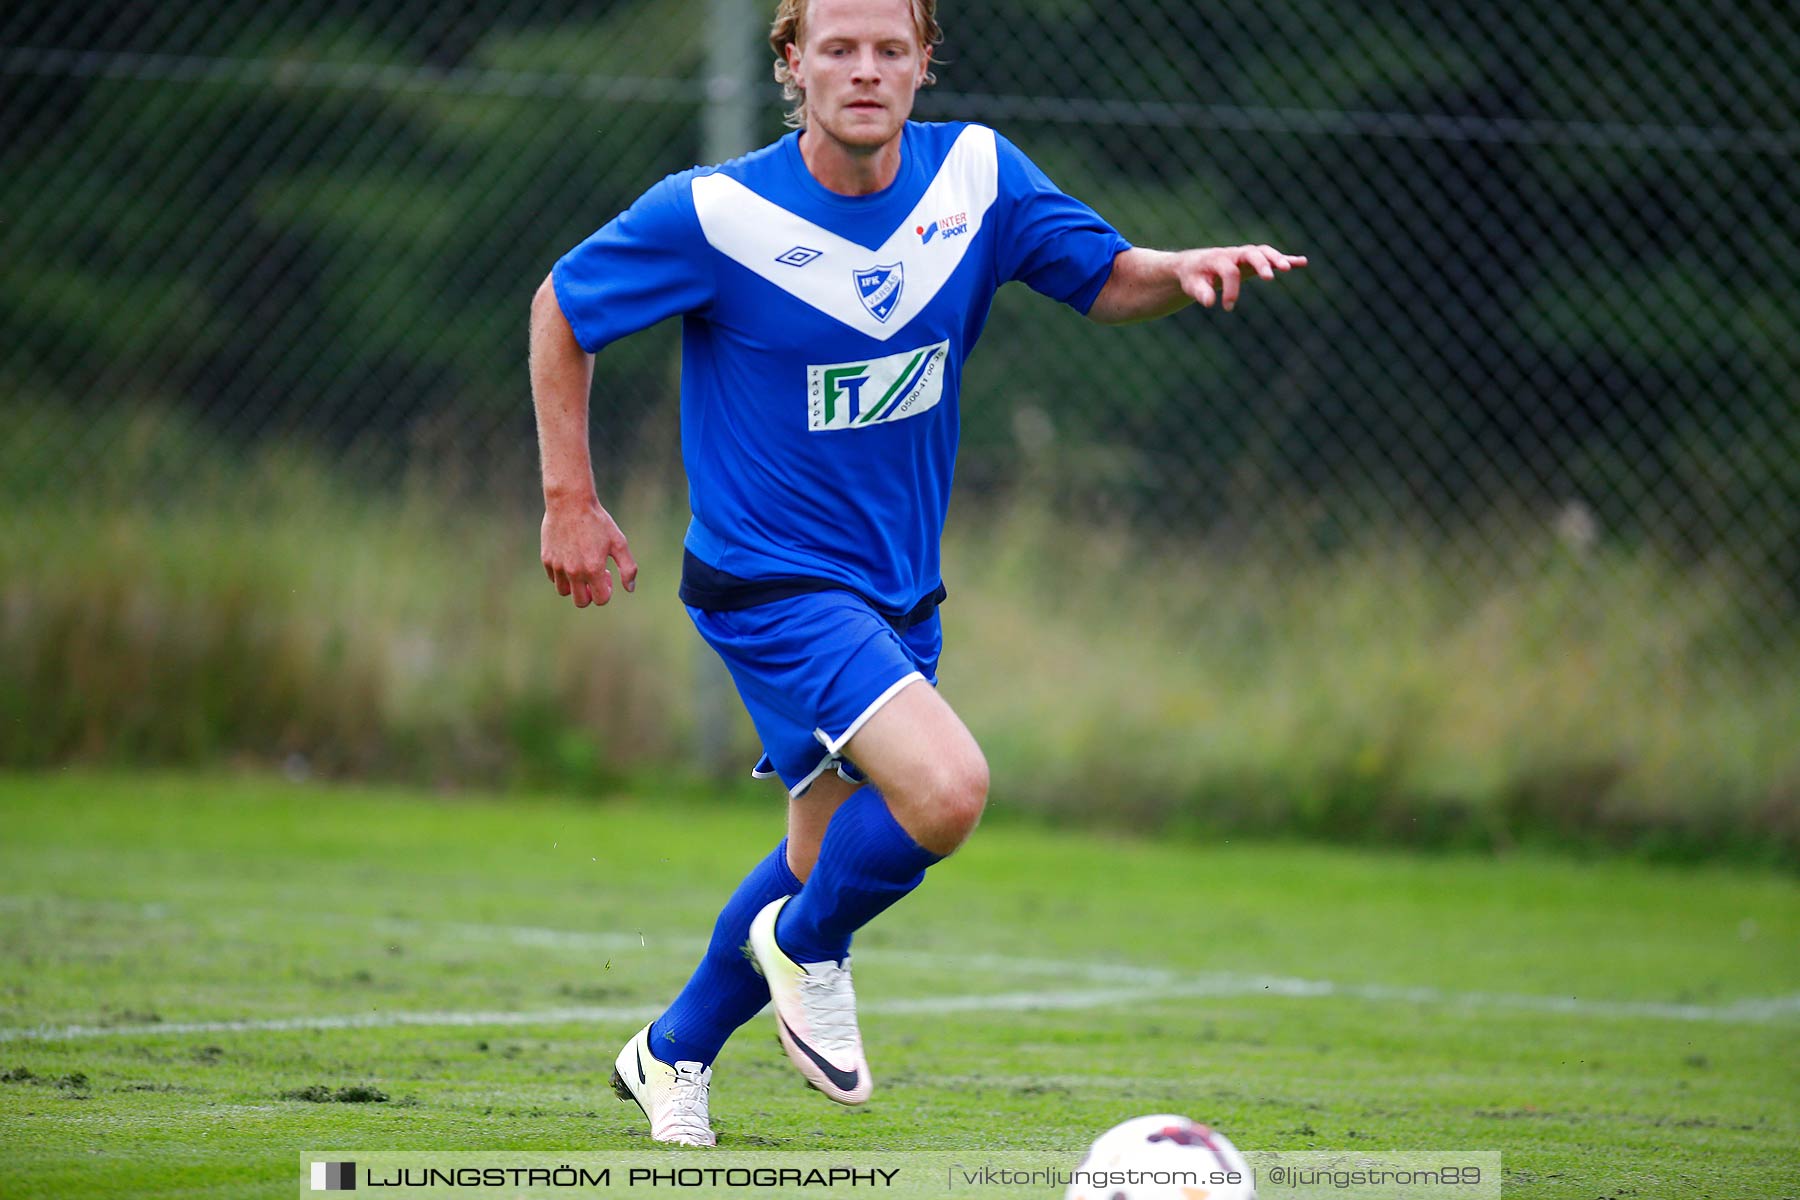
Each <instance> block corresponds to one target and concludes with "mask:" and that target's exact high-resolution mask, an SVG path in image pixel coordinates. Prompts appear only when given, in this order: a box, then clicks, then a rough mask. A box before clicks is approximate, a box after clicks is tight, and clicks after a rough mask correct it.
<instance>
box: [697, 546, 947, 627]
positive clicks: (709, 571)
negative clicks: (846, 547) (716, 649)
mask: <svg viewBox="0 0 1800 1200" xmlns="http://www.w3.org/2000/svg"><path fill="white" fill-rule="evenodd" d="M812 592H849V593H850V594H851V595H852V596H857V597H860V598H861V599H862V601H863V603H865V604H867V605H868V606H869V607H870V608H872V609H874V610H875V613H876V615H877V616H879V617H880V618H881V619H882V620H884V621H886V622H887V623H888V624H889V625H892V626H893V627H894V631H895V632H896V633H905V632H906V631H907V630H908V629H911V628H912V627H913V626H915V625H920V624H923V623H924V622H926V621H929V620H930V619H931V614H932V613H934V612H936V611H937V606H938V605H940V604H942V603H943V602H944V598H945V597H946V596H948V595H949V594H950V592H949V589H947V588H945V587H944V585H943V584H941V583H940V584H938V586H937V590H936V591H934V592H932V593H931V594H930V595H929V596H927V597H925V598H924V599H923V600H921V601H919V602H918V603H917V604H915V605H913V606H912V608H910V609H909V610H907V611H906V612H903V613H901V612H894V611H892V610H890V609H886V608H883V607H882V606H881V605H879V604H877V603H875V602H874V601H873V600H871V599H869V598H868V597H867V596H864V595H863V594H862V593H861V592H859V591H857V590H856V589H855V588H852V587H846V586H845V585H844V584H842V583H839V582H838V581H837V580H835V579H816V578H813V577H812V576H809V575H787V576H782V577H780V578H776V579H744V578H741V577H739V576H737V575H732V574H729V573H727V572H725V571H721V570H719V568H717V567H715V566H713V565H712V564H711V563H709V562H705V561H703V560H701V559H699V558H697V557H695V555H694V552H693V551H692V550H687V549H683V550H682V552H681V602H682V603H683V604H686V605H690V606H692V607H694V608H703V609H707V610H709V611H712V612H737V611H738V610H740V609H745V608H755V607H757V606H758V605H762V604H773V603H775V601H777V600H786V599H789V598H790V597H793V596H805V595H808V594H810V593H812Z"/></svg>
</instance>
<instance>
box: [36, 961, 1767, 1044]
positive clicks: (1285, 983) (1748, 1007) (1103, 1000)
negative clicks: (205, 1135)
mask: <svg viewBox="0 0 1800 1200" xmlns="http://www.w3.org/2000/svg"><path fill="white" fill-rule="evenodd" d="M1249 996H1275V997H1279V998H1281V999H1290V1000H1291V999H1318V998H1324V997H1343V998H1349V999H1356V1000H1368V1001H1375V1002H1387V1003H1394V1002H1400V1003H1410V1004H1420V1005H1434V1006H1438V1007H1451V1008H1480V1009H1509V1010H1514V1011H1525V1012H1544V1013H1558V1014H1563V1015H1569V1016H1590V1017H1591V1016H1604V1017H1647V1018H1660V1019H1666V1020H1676V1021H1713V1022H1723V1023H1730V1024H1761V1023H1764V1022H1768V1021H1772V1020H1777V1019H1779V1018H1782V1017H1787V1016H1792V1015H1795V1014H1796V1013H1800V995H1795V996H1775V997H1770V998H1768V999H1763V1000H1741V1001H1737V1002H1735V1003H1731V1004H1721V1005H1705V1004H1660V1003H1654V1002H1635V1001H1619V1000H1610V1001H1609V1000H1581V999H1579V998H1578V997H1573V996H1569V997H1562V996H1517V995H1504V994H1494V993H1485V992H1441V991H1438V990H1436V989H1434V988H1384V987H1364V986H1358V985H1344V984H1334V983H1328V982H1325V981H1322V980H1312V979H1288V978H1283V977H1280V976H1255V975H1211V976H1199V977H1194V978H1190V979H1187V980H1181V981H1174V982H1170V983H1166V984H1143V983H1140V984H1136V985H1134V986H1131V987H1120V988H1091V989H1087V990H1045V991H1032V992H999V993H993V994H987V995H971V996H927V997H920V998H917V999H911V1000H875V1001H871V1002H867V1003H865V1004H863V1005H862V1009H863V1011H864V1012H867V1013H873V1014H877V1015H891V1016H940V1015H944V1014H947V1013H966V1012H1029V1011H1033V1010H1070V1009H1084V1008H1111V1007H1114V1006H1130V1005H1135V1004H1143V1003H1145V1002H1147V1001H1155V1000H1173V999H1193V998H1214V999H1226V998H1234V997H1237V998H1241V997H1249ZM661 1011H662V1010H661V1008H660V1007H658V1006H654V1005H645V1006H612V1007H580V1008H547V1009H538V1010H534V1011H525V1012H510V1011H506V1012H371V1013H352V1014H342V1015H336V1016H315V1017H277V1018H271V1019H266V1020H242V1021H168V1022H159V1023H156V1024H149V1025H65V1026H61V1027H46V1028H37V1029H0V1042H13V1041H74V1040H82V1039H90V1038H107V1037H150V1036H158V1035H181V1034H196V1033H263V1032H287V1031H291V1030H336V1029H386V1028H394V1027H398V1026H425V1027H430V1026H439V1027H465V1026H492V1025H498V1026H517V1025H598V1024H625V1025H630V1024H634V1023H637V1022H641V1021H647V1020H650V1019H651V1018H653V1017H655V1016H656V1015H657V1014H658V1013H659V1012H661Z"/></svg>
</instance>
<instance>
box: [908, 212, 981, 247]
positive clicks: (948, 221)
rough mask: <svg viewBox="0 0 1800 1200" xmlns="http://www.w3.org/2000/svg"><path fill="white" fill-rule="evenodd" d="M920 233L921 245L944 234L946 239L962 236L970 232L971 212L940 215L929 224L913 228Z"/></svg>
mask: <svg viewBox="0 0 1800 1200" xmlns="http://www.w3.org/2000/svg"><path fill="white" fill-rule="evenodd" d="M913 232H914V233H916V234H918V235H919V244H920V245H921V246H926V245H930V243H931V239H932V238H934V237H937V236H938V235H939V234H942V235H943V236H944V237H945V238H946V239H948V238H953V237H962V236H963V235H964V234H966V233H968V232H969V214H968V213H966V212H960V213H957V214H955V215H954V216H949V217H939V218H938V219H937V220H935V221H933V222H932V223H931V224H929V225H920V226H918V227H917V228H916V229H914V230H913Z"/></svg>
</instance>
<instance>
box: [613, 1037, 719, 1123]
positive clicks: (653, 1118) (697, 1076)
mask: <svg viewBox="0 0 1800 1200" xmlns="http://www.w3.org/2000/svg"><path fill="white" fill-rule="evenodd" d="M711 1086H712V1068H711V1067H703V1066H701V1065H700V1064H699V1063H697V1062H678V1063H676V1064H675V1065H674V1066H672V1067H671V1066H670V1065H669V1064H667V1063H665V1062H663V1061H662V1060H661V1059H659V1058H657V1057H656V1055H654V1054H652V1053H650V1026H649V1025H646V1026H644V1027H643V1028H642V1029H640V1030H638V1034H637V1036H636V1037H634V1038H632V1039H631V1040H630V1041H629V1042H626V1043H625V1048H624V1049H623V1050H621V1051H619V1060H618V1061H617V1062H616V1063H614V1064H613V1073H612V1089H613V1091H614V1092H615V1093H617V1095H618V1097H619V1099H621V1100H635V1101H637V1106H638V1107H639V1108H641V1109H643V1110H644V1115H645V1116H646V1117H649V1118H650V1136H651V1137H652V1138H654V1139H655V1140H656V1141H659V1142H675V1143H677V1144H678V1145H682V1146H716V1145H718V1139H717V1138H715V1137H714V1136H713V1131H712V1119H711V1118H710V1117H709V1116H708V1115H707V1112H706V1094H707V1090H708V1089H709V1088H710V1087H711Z"/></svg>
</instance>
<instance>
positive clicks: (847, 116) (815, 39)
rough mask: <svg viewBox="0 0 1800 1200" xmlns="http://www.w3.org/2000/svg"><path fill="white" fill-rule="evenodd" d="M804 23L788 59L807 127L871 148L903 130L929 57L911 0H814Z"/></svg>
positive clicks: (832, 137) (836, 139)
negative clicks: (803, 103)
mask: <svg viewBox="0 0 1800 1200" xmlns="http://www.w3.org/2000/svg"><path fill="white" fill-rule="evenodd" d="M803 24H804V30H803V32H802V35H801V36H802V38H803V41H804V43H805V44H804V45H799V46H795V45H789V46H788V48H787V60H788V70H789V71H791V72H792V73H793V77H794V81H795V82H796V83H798V84H799V85H800V87H802V88H803V89H805V92H806V127H807V128H808V129H809V130H813V131H815V132H818V133H821V134H823V135H825V136H826V137H829V138H831V139H833V140H834V141H838V142H841V143H843V144H844V145H846V146H850V147H853V148H856V149H863V150H873V149H876V148H878V147H880V146H883V145H885V144H886V143H888V142H890V141H892V140H893V139H894V138H895V137H897V136H899V133H900V129H901V127H902V126H903V125H905V124H906V118H907V117H908V116H909V115H911V113H912V106H913V93H915V92H917V91H918V90H919V83H920V81H921V80H922V79H923V77H924V75H925V68H926V61H927V59H928V57H929V54H928V52H927V51H926V50H925V49H924V47H922V46H921V45H920V44H919V34H918V31H917V30H916V29H915V28H914V27H913V19H912V5H911V4H910V3H909V2H908V0H812V4H811V6H810V7H809V8H808V9H807V13H806V20H805V22H803Z"/></svg>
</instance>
